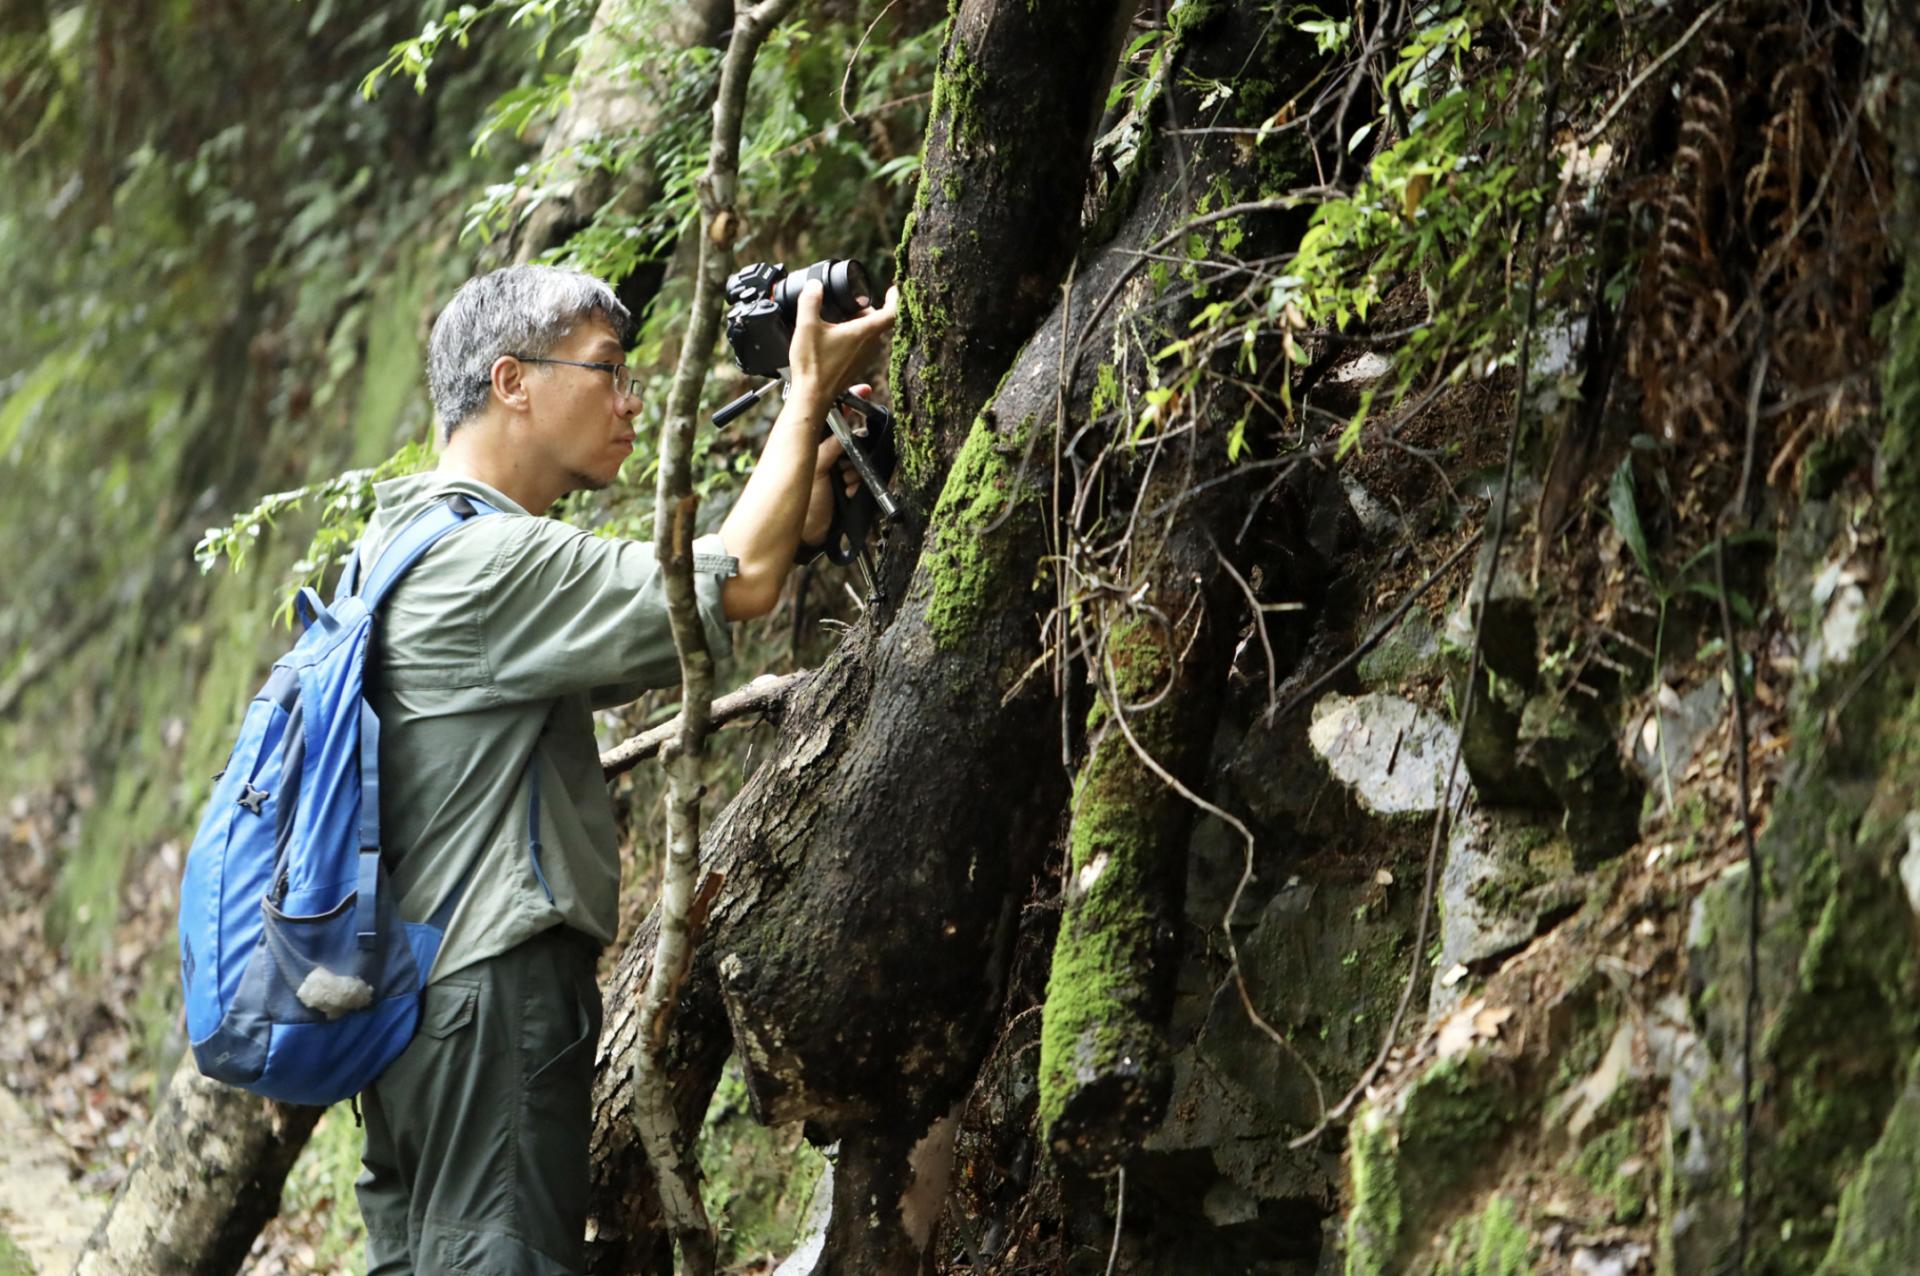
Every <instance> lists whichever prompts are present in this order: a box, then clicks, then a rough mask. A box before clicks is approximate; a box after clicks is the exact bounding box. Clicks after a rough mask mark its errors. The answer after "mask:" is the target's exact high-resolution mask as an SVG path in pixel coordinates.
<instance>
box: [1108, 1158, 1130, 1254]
mask: <svg viewBox="0 0 1920 1276" xmlns="http://www.w3.org/2000/svg"><path fill="white" fill-rule="evenodd" d="M1126 1217H1127V1167H1126V1166H1124V1165H1123V1166H1121V1167H1120V1185H1119V1186H1118V1187H1117V1188H1116V1189H1115V1190H1114V1202H1113V1248H1112V1249H1109V1250H1108V1251H1107V1276H1113V1265H1114V1264H1115V1263H1117V1262H1119V1261H1120V1223H1121V1221H1122V1220H1124V1219H1125V1218H1126Z"/></svg>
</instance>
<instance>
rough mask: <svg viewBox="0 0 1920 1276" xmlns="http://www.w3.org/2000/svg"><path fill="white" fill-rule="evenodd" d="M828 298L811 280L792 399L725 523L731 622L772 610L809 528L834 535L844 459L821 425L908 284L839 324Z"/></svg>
mask: <svg viewBox="0 0 1920 1276" xmlns="http://www.w3.org/2000/svg"><path fill="white" fill-rule="evenodd" d="M821 295H822V294H821V288H820V284H819V281H817V280H814V281H809V283H808V284H807V287H806V289H805V290H804V291H803V292H801V294H800V300H799V305H798V315H797V319H796V322H795V324H794V329H793V343H792V345H790V346H789V347H788V350H787V360H788V364H787V366H788V369H789V371H790V373H791V380H790V382H789V384H788V390H787V399H786V402H785V403H784V404H783V405H782V406H781V408H780V416H779V418H778V419H777V420H775V421H774V423H773V429H772V430H771V431H770V432H769V433H768V435H767V445H766V448H765V450H764V451H762V452H761V454H760V463H759V464H758V465H755V466H754V467H753V473H752V474H751V475H750V476H748V478H747V485H746V487H745V488H743V489H742V490H741V493H740V499H739V500H737V501H735V502H734V505H733V509H731V510H730V511H728V513H727V517H726V519H725V521H724V522H722V523H721V524H720V541H721V543H722V544H723V545H725V546H726V547H727V552H728V553H729V554H732V555H733V556H734V557H735V558H737V559H739V561H740V574H739V575H737V576H735V577H733V578H732V579H730V580H727V581H725V582H723V583H722V584H721V586H720V601H721V603H722V605H723V606H724V608H725V610H726V615H727V619H729V620H748V619H751V618H752V617H754V616H764V615H766V614H767V612H769V611H771V610H773V605H774V603H775V602H776V601H778V600H779V597H780V588H781V586H782V585H783V584H784V583H785V582H786V579H787V572H788V571H789V570H790V569H791V568H792V567H793V554H794V550H795V548H796V547H797V546H798V545H799V544H800V538H801V535H802V532H803V529H804V530H805V531H806V532H807V533H808V534H810V535H811V536H812V537H813V543H815V544H818V543H819V542H820V541H824V540H825V539H826V536H827V530H828V528H829V527H830V526H831V524H832V522H833V489H832V482H833V478H832V470H833V467H834V465H835V463H836V462H838V461H840V460H841V459H842V458H841V455H840V445H839V444H838V442H834V441H832V436H828V438H829V442H828V443H822V442H821V439H820V426H821V422H822V420H823V419H824V418H825V417H826V414H827V412H828V410H829V407H830V405H831V404H832V403H833V401H834V399H836V398H838V397H839V395H840V393H841V392H842V391H843V390H845V389H846V388H847V383H848V382H850V381H852V380H853V378H854V377H856V376H858V375H859V373H860V369H861V367H862V366H863V365H864V364H865V363H866V362H867V361H868V360H869V359H871V358H872V357H873V356H874V355H875V354H876V353H877V347H878V345H879V344H880V342H881V341H882V339H884V338H885V337H886V335H887V333H888V332H890V331H892V329H893V321H894V316H895V315H896V314H898V313H899V304H900V296H899V290H898V289H893V288H889V289H888V290H887V304H886V305H884V306H882V307H881V308H880V309H878V310H874V309H872V308H871V307H869V308H868V309H867V310H866V311H865V312H864V313H863V314H861V315H859V316H858V317H857V318H853V319H849V320H847V321H846V322H845V323H834V324H830V323H826V322H823V321H822V320H821V318H820V298H821ZM823 476H824V477H825V479H826V489H825V491H824V492H823V491H821V487H822V484H821V479H822V477H823ZM853 481H854V482H858V481H859V480H858V477H857V476H856V477H855V478H854V479H853Z"/></svg>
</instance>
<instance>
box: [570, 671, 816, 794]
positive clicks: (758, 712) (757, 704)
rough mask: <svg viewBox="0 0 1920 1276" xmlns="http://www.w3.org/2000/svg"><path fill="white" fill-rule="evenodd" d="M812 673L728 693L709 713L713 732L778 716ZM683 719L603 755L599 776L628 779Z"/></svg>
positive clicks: (772, 678)
mask: <svg viewBox="0 0 1920 1276" xmlns="http://www.w3.org/2000/svg"><path fill="white" fill-rule="evenodd" d="M812 674H813V671H812V670H811V669H801V670H799V671H797V672H795V673H788V674H765V675H762V676H761V677H758V678H755V679H754V680H753V681H752V682H749V683H748V684H747V685H746V686H744V687H740V688H737V689H735V690H733V691H729V692H728V693H727V694H726V695H724V696H721V697H720V698H719V699H718V700H715V701H714V702H713V704H712V705H711V706H709V707H708V709H707V718H708V721H709V723H710V724H711V727H712V729H714V730H718V729H719V728H721V727H725V726H731V725H733V724H734V723H736V722H739V721H741V720H742V719H745V718H750V717H756V716H764V715H767V714H772V713H778V712H779V711H780V707H781V706H782V705H784V704H786V702H787V700H788V698H789V697H791V696H792V695H793V694H794V693H795V692H797V691H799V690H800V688H801V687H802V686H804V685H806V681H807V679H808V678H809V677H811V676H812ZM681 726H682V719H681V716H680V715H679V714H677V713H676V714H674V715H673V717H672V718H670V719H668V720H667V721H665V722H663V723H661V724H660V725H659V726H657V727H648V728H647V729H646V730H645V731H642V732H641V733H640V734H639V735H636V736H630V737H628V738H627V739H625V740H622V741H621V742H620V743H619V744H616V745H614V746H613V747H612V748H611V749H608V750H607V751H606V752H604V753H602V754H601V755H600V773H601V775H602V776H603V777H604V778H606V779H609V780H611V779H612V778H613V777H614V776H616V775H625V774H626V773H627V772H628V771H631V770H633V768H634V767H636V766H639V765H640V764H641V763H642V762H645V761H646V760H647V759H648V758H650V757H652V756H653V755H654V754H656V753H658V752H660V750H661V749H662V748H664V747H665V746H666V744H667V742H668V741H670V740H673V739H675V738H676V737H678V736H679V734H680V731H681Z"/></svg>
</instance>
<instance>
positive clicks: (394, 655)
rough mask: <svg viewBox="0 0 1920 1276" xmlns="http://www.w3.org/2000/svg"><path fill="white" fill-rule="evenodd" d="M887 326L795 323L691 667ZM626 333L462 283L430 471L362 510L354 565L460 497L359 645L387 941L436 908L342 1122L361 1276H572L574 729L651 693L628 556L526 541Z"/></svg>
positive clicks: (498, 289)
mask: <svg viewBox="0 0 1920 1276" xmlns="http://www.w3.org/2000/svg"><path fill="white" fill-rule="evenodd" d="M895 307H896V298H895V296H894V294H892V293H889V294H888V297H887V303H886V305H885V306H884V307H883V308H882V309H880V310H877V311H870V312H869V313H867V314H866V315H864V316H862V317H860V318H856V319H853V320H850V321H848V322H846V323H843V324H834V325H828V324H824V323H822V322H821V321H820V317H819V316H820V292H819V285H818V284H817V283H816V284H813V285H811V286H810V288H809V290H808V292H807V293H806V294H804V295H803V296H802V298H801V300H800V303H799V312H800V313H799V321H798V324H797V326H796V330H795V333H794V337H793V344H792V349H791V352H790V361H791V373H792V385H791V389H790V391H789V393H788V395H787V399H786V403H785V406H784V407H783V408H782V410H781V412H780V416H779V419H778V420H777V421H776V422H775V424H774V427H773V431H772V433H771V434H770V435H769V437H768V440H767V444H766V447H765V449H764V451H763V452H762V453H761V456H760V461H759V464H758V465H756V466H755V468H754V470H753V474H752V476H751V477H750V478H749V479H748V481H747V483H746V486H745V488H744V489H743V490H742V492H741V493H740V497H739V500H738V501H737V502H736V503H735V504H734V507H733V509H732V510H731V511H730V512H729V513H728V515H727V517H726V519H725V521H724V522H723V523H722V524H721V527H720V531H719V535H718V536H706V537H702V538H700V539H699V540H697V541H696V542H695V544H694V548H695V564H694V566H695V572H696V580H695V589H696V593H697V595H698V599H699V607H700V615H701V620H702V622H703V623H704V625H705V628H706V633H707V642H708V646H709V647H710V648H711V649H712V650H713V651H714V652H715V653H716V654H722V653H724V652H725V651H727V650H728V648H729V638H728V634H727V629H726V622H728V621H733V620H745V619H748V618H751V617H754V616H759V615H763V614H765V613H766V612H768V611H769V610H771V609H772V607H773V605H774V602H775V601H776V599H777V598H778V597H779V594H780V589H781V585H782V583H783V581H784V580H785V577H786V574H787V571H788V569H789V567H790V566H791V564H792V563H793V559H794V552H795V550H796V548H797V546H798V545H799V543H800V542H801V540H802V538H803V536H804V537H805V538H806V539H807V540H809V541H811V542H817V541H820V540H823V539H824V538H825V534H826V530H827V525H828V522H829V520H830V518H831V514H832V508H831V507H832V501H831V492H830V488H829V484H830V483H831V481H832V471H833V470H834V468H835V465H834V463H835V461H836V460H837V458H838V456H839V447H838V444H837V443H835V442H833V441H832V440H831V439H829V440H828V441H827V442H826V443H824V444H823V443H821V442H820V441H819V440H820V437H821V423H822V421H823V420H824V417H825V413H826V411H827V410H828V405H829V404H830V403H831V401H832V400H833V398H834V396H835V395H836V394H838V393H839V392H840V391H842V390H843V389H844V388H845V387H846V383H847V382H848V381H849V380H850V379H851V378H852V376H853V374H854V372H855V371H856V370H857V368H858V367H859V365H860V364H861V363H862V362H863V361H864V360H865V359H866V358H868V357H869V356H870V355H871V354H872V353H873V351H874V348H875V346H876V344H877V343H878V341H879V340H880V338H881V337H883V336H884V335H885V334H886V333H887V332H888V330H889V329H890V328H891V327H892V325H893V321H894V313H895ZM630 323H631V321H630V319H629V317H628V315H627V312H626V310H625V308H624V307H622V306H621V304H620V302H619V301H618V300H617V299H616V298H615V296H614V294H613V292H612V290H611V289H609V288H608V287H607V286H606V285H605V284H604V283H602V282H600V281H599V280H597V279H594V278H592V277H591V276H588V275H584V274H581V273H578V272H575V271H566V270H559V269H556V268H553V267H548V266H518V267H512V268H509V269H506V270H501V271H496V272H494V273H492V274H489V275H485V276H482V277H480V278H477V279H474V280H471V281H469V282H468V283H467V284H466V285H465V286H463V287H462V288H461V289H460V290H459V292H458V293H456V294H455V296H454V298H453V300H452V301H451V302H450V303H449V304H448V305H447V308H446V309H445V311H443V312H442V313H441V315H440V317H439V319H438V321H436V323H435V324H434V328H433V335H432V338H431V342H430V351H429V357H428V369H427V372H428V382H429V387H430V389H431V392H432V397H433V404H434V410H435V414H436V416H437V417H438V419H439V422H440V426H441V430H442V438H443V440H444V446H443V448H442V451H441V459H440V466H439V468H438V469H437V470H435V471H433V472H431V473H428V474H421V475H416V476H413V477H410V478H402V479H394V480H392V481H389V482H386V483H381V484H379V485H378V486H377V487H376V488H375V495H376V497H377V500H378V510H377V512H376V513H375V515H374V518H373V520H372V522H371V523H370V524H369V525H368V528H367V536H366V539H365V541H364V542H363V549H362V554H363V556H364V557H363V567H364V566H365V565H366V564H367V563H371V561H372V558H373V555H375V554H377V553H378V550H379V548H380V546H381V545H382V544H383V543H384V542H385V540H386V539H387V538H388V537H390V536H391V535H392V534H393V533H394V532H396V531H397V530H398V529H400V528H402V527H404V526H405V525H406V524H407V523H408V522H409V521H410V520H411V519H412V518H413V517H414V516H415V515H416V514H418V513H419V512H420V511H422V510H424V509H427V508H429V507H430V506H432V505H433V504H434V503H435V502H438V501H442V500H445V499H446V498H448V497H449V496H454V495H462V496H465V497H468V498H470V499H477V500H479V501H483V502H485V503H486V504H487V505H489V506H491V507H492V508H493V509H495V510H497V511H499V513H498V514H495V515H486V516H482V517H476V518H472V519H470V520H469V521H468V522H467V523H466V524H464V525H463V526H462V527H461V528H460V529H459V530H457V531H456V532H454V533H453V534H452V535H450V536H448V537H447V538H446V539H445V540H443V541H441V542H440V543H439V544H438V545H436V546H435V547H434V548H433V549H432V550H430V551H429V552H428V553H427V555H426V556H425V557H424V558H422V559H421V560H420V561H419V563H417V564H416V565H415V566H414V568H413V569H412V571H411V572H409V573H408V574H407V576H406V577H405V578H404V579H403V580H402V581H401V583H400V584H399V586H398V587H396V589H395V590H394V592H393V593H392V594H391V595H390V596H389V597H388V599H387V602H386V604H385V606H384V607H383V608H382V612H381V615H380V617H379V618H378V622H377V624H378V627H377V629H376V631H375V632H376V637H375V647H374V656H373V658H372V659H373V663H372V668H371V669H370V670H369V677H368V695H369V697H370V698H371V699H372V702H373V705H374V708H375V710H376V711H377V712H378V713H379V716H380V721H381V730H382V741H381V802H380V807H381V820H382V829H383V833H384V836H385V839H386V847H385V848H384V849H385V857H386V860H387V867H388V869H389V871H390V873H391V875H392V881H393V887H394V889H396V890H398V891H399V892H400V893H399V896H398V898H399V900H400V911H401V913H402V914H403V915H404V916H406V917H408V918H412V919H421V918H425V917H428V916H430V915H432V914H433V913H434V911H435V910H436V909H437V908H439V907H441V905H442V904H443V903H444V902H445V901H446V900H448V899H450V898H452V899H456V900H457V903H456V904H455V905H454V906H453V911H452V914H451V917H450V920H449V923H448V927H447V931H446V937H445V942H444V943H443V945H442V947H441V949H440V952H439V956H438V958H437V960H436V961H435V964H434V966H433V970H432V973H431V976H430V980H429V983H428V986H427V989H426V993H425V997H424V1003H423V1006H422V1012H421V1020H420V1028H419V1032H418V1034H417V1035H416V1037H415V1038H414V1040H413V1042H412V1044H411V1045H410V1046H409V1047H408V1048H407V1050H406V1052H405V1053H404V1054H402V1055H401V1056H400V1058H399V1059H398V1060H396V1061H395V1062H394V1064H393V1066H392V1067H391V1068H389V1069H388V1070H387V1072H386V1073H385V1075H383V1076H382V1077H381V1078H380V1080H379V1081H377V1082H376V1083H375V1084H374V1085H373V1086H371V1087H370V1088H369V1089H368V1090H367V1091H366V1092H365V1094H363V1095H362V1101H363V1108H364V1113H365V1119H366V1150H365V1154H364V1163H365V1164H364V1172H363V1173H362V1175H361V1176H360V1180H359V1183H358V1185H357V1186H358V1195H359V1198H360V1208H361V1213H362V1215H363V1216H364V1217H365V1220H366V1225H367V1255H368V1263H367V1266H368V1272H369V1276H398V1274H400V1273H418V1274H419V1276H430V1274H433V1276H437V1274H438V1273H443V1272H463V1273H476V1274H478V1276H550V1274H552V1276H558V1274H560V1273H576V1272H579V1271H581V1270H582V1269H583V1266H584V1258H583V1247H584V1240H583V1233H584V1230H585V1215H586V1200H587V1170H588V1164H587V1162H588V1154H587V1140H588V1135H589V1132H590V1123H591V1111H590V1106H589V1104H590V1099H589V1087H590V1084H591V1081H592V1077H593V1056H594V1048H595V1045H596V1043H597V1041H598V1038H599V1032H600V1021H601V1016H600V997H599V991H598V987H597V985H596V983H595V980H594V965H595V957H596V955H597V954H598V953H599V951H600V949H601V948H602V947H603V946H604V945H606V944H607V943H609V942H611V941H612V939H613V936H614V930H615V926H616V923H617V918H618V910H617V904H616V894H617V891H618V887H619V880H620V865H619V858H618V838H617V834H616V831H615V827H614V822H613V810H612V805H611V802H610V800H609V798H608V795H607V791H606V786H605V784H604V782H603V781H602V780H601V778H600V766H599V753H598V747H597V745H596V743H595V740H594V735H593V722H592V711H593V709H594V708H596V707H603V706H606V705H612V704H619V703H623V702H624V701H627V700H630V699H632V698H634V697H635V696H636V695H638V694H639V693H640V692H641V691H642V690H644V689H645V688H648V687H659V686H667V685H671V684H672V683H674V682H676V681H677V680H678V677H679V667H678V663H677V660H676V657H675V654H674V648H673V640H672V638H671V636H670V632H669V628H668V621H667V614H666V603H665V595H664V591H663V582H662V581H661V579H660V574H659V572H658V571H657V570H656V565H655V562H654V555H653V550H652V547H651V546H650V545H646V544H641V543H638V542H632V541H620V540H613V539H607V538H602V537H596V536H593V535H590V534H588V533H586V532H583V531H580V530H577V529H575V528H572V527H570V526H568V525H566V524H564V523H560V522H557V521H554V520H551V519H546V518H543V517H541V515H542V514H544V513H545V512H546V511H547V509H548V508H549V507H550V506H551V505H552V504H553V502H554V501H556V500H557V499H559V498H560V497H561V496H563V495H565V494H566V493H568V492H571V491H577V490H580V489H582V488H601V487H605V486H606V485H607V484H608V483H610V482H612V481H613V479H614V476H615V475H616V474H617V473H618V472H619V469H620V464H621V462H622V461H624V460H625V459H626V457H627V455H628V453H629V452H630V451H631V450H632V448H633V443H634V426H633V420H634V416H635V414H636V413H637V412H638V411H639V407H640V405H639V404H638V402H636V401H635V399H634V397H633V394H634V392H635V387H634V385H633V383H632V382H631V381H630V380H629V379H628V377H629V374H628V371H627V367H626V363H625V349H626V341H627V338H628V336H629V329H630Z"/></svg>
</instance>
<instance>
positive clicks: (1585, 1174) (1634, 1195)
mask: <svg viewBox="0 0 1920 1276" xmlns="http://www.w3.org/2000/svg"><path fill="white" fill-rule="evenodd" d="M1639 1151H1640V1144H1639V1141H1638V1131H1637V1129H1636V1127H1635V1126H1634V1124H1633V1123H1632V1122H1631V1121H1623V1122H1620V1123H1619V1124H1617V1125H1615V1126H1613V1127H1611V1128H1610V1129H1608V1130H1606V1131H1605V1132H1604V1133H1602V1134H1599V1135H1597V1136H1595V1137H1594V1138H1592V1139H1589V1140H1588V1141H1587V1144H1586V1146H1585V1147H1583V1148H1581V1149H1580V1153H1579V1155H1578V1156H1576V1157H1574V1159H1573V1172H1574V1174H1576V1175H1577V1176H1579V1177H1580V1178H1581V1179H1582V1180H1584V1181H1585V1182H1586V1184H1587V1186H1588V1187H1589V1188H1591V1189H1592V1190H1593V1194H1594V1195H1595V1196H1597V1197H1599V1198H1600V1199H1601V1200H1602V1201H1604V1202H1605V1203H1606V1206H1607V1217H1608V1218H1609V1219H1610V1220H1611V1221H1612V1222H1615V1223H1637V1222H1639V1221H1640V1219H1641V1218H1642V1217H1643V1216H1644V1215H1645V1214H1646V1211H1647V1188H1646V1180H1645V1177H1644V1175H1643V1173H1642V1172H1640V1171H1641V1170H1644V1165H1642V1166H1640V1167H1639V1168H1638V1169H1636V1167H1635V1165H1634V1164H1633V1160H1634V1158H1635V1157H1636V1156H1637V1155H1638V1154H1639ZM1623 1169H1624V1170H1626V1171H1628V1172H1627V1173H1622V1170H1623Z"/></svg>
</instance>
